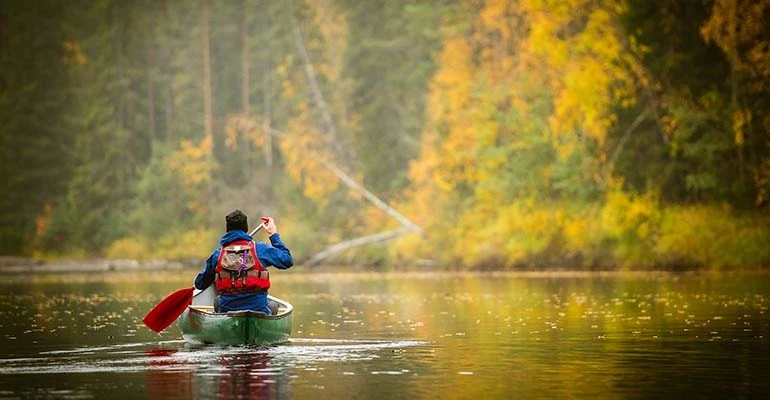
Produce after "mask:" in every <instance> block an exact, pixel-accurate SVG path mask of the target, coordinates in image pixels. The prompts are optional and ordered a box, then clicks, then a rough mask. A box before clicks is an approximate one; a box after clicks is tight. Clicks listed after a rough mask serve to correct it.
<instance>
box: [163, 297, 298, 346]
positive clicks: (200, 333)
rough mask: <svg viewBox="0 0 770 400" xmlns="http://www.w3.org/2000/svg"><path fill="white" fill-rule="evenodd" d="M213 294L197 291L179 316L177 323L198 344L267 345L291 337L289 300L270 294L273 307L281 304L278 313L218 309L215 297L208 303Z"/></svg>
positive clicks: (281, 341) (183, 333)
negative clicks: (222, 310) (221, 310)
mask: <svg viewBox="0 0 770 400" xmlns="http://www.w3.org/2000/svg"><path fill="white" fill-rule="evenodd" d="M207 290H208V289H207ZM204 292H205V291H204ZM209 297H210V298H212V299H213V296H212V295H211V292H209V293H200V294H198V295H196V296H195V297H194V298H193V304H191V305H190V306H189V307H187V309H186V310H185V311H184V312H183V313H182V315H180V316H179V319H178V320H177V325H178V326H179V329H181V331H182V337H183V338H184V340H185V341H186V342H188V343H191V344H197V345H200V344H217V345H225V346H241V345H249V346H267V345H272V344H278V343H283V342H286V341H288V340H289V336H290V335H291V322H292V311H293V309H294V307H293V306H292V305H291V304H290V303H289V302H287V301H285V300H281V299H279V298H277V297H273V296H270V295H268V296H267V298H268V301H269V302H270V303H271V308H277V313H275V314H273V315H267V314H265V313H263V312H259V311H247V310H244V311H230V312H226V313H216V312H214V306H213V301H211V303H212V304H211V305H209V304H208V303H209V300H208V298H209ZM198 298H203V300H199V299H198Z"/></svg>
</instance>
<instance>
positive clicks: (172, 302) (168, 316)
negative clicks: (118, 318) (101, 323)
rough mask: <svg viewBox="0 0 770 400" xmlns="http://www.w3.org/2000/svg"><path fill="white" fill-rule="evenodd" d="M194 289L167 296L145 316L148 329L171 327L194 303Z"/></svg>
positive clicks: (156, 330)
mask: <svg viewBox="0 0 770 400" xmlns="http://www.w3.org/2000/svg"><path fill="white" fill-rule="evenodd" d="M264 227H265V224H264V223H262V224H259V226H258V227H256V228H254V230H253V231H251V233H249V235H251V236H254V235H255V234H256V233H257V232H259V230H260V229H262V228H264ZM194 290H195V288H194V287H189V288H184V289H179V290H177V291H176V292H174V293H171V294H170V295H168V296H166V298H165V299H163V300H161V301H160V303H158V304H157V305H156V306H155V307H153V308H152V310H150V312H148V313H147V315H145V316H144V319H143V320H142V321H143V322H144V324H145V325H147V327H148V328H150V329H152V330H153V331H155V332H160V331H162V330H164V329H166V328H168V326H169V325H171V324H172V323H173V322H174V321H176V319H177V318H179V316H180V315H182V313H183V312H184V310H186V309H187V306H189V305H190V303H192V298H193V291H194Z"/></svg>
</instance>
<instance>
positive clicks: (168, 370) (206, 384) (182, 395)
mask: <svg viewBox="0 0 770 400" xmlns="http://www.w3.org/2000/svg"><path fill="white" fill-rule="evenodd" d="M176 352H177V350H176V349H151V350H148V351H147V356H148V358H149V361H148V364H149V366H150V368H149V369H148V370H147V374H148V376H147V395H148V397H149V398H151V399H163V400H168V399H171V398H174V399H193V398H203V399H210V398H217V399H274V398H282V397H285V395H287V394H288V392H289V385H288V379H287V377H285V376H283V375H282V371H281V370H280V369H279V368H275V367H271V360H272V358H273V357H272V356H271V355H270V354H269V353H268V352H265V351H259V350H255V351H253V352H237V353H227V354H222V355H220V356H217V357H216V358H213V359H212V362H211V365H210V366H207V367H204V369H200V362H192V361H190V360H189V359H187V358H178V357H173V355H174V353H176Z"/></svg>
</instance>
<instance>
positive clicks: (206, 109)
mask: <svg viewBox="0 0 770 400" xmlns="http://www.w3.org/2000/svg"><path fill="white" fill-rule="evenodd" d="M202 8H203V9H202V18H203V29H202V31H203V32H202V34H201V50H202V54H203V115H204V117H203V121H204V129H205V133H204V135H205V136H204V137H205V139H206V140H207V141H209V143H211V145H212V146H213V144H214V120H213V115H212V106H211V103H212V100H211V52H210V49H209V1H208V0H203V5H202ZM206 157H207V162H206V168H207V169H208V175H211V163H212V159H211V151H209V152H208V154H207V156H206Z"/></svg>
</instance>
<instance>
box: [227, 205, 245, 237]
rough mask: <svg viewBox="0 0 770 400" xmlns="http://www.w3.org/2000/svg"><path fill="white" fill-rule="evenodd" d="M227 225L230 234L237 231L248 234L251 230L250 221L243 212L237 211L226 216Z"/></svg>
mask: <svg viewBox="0 0 770 400" xmlns="http://www.w3.org/2000/svg"><path fill="white" fill-rule="evenodd" d="M225 225H226V226H227V231H228V232H230V231H235V230H242V231H244V232H246V231H248V230H249V219H248V217H246V214H244V213H243V211H241V210H235V211H233V212H231V213H230V214H227V215H226V216H225Z"/></svg>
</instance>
